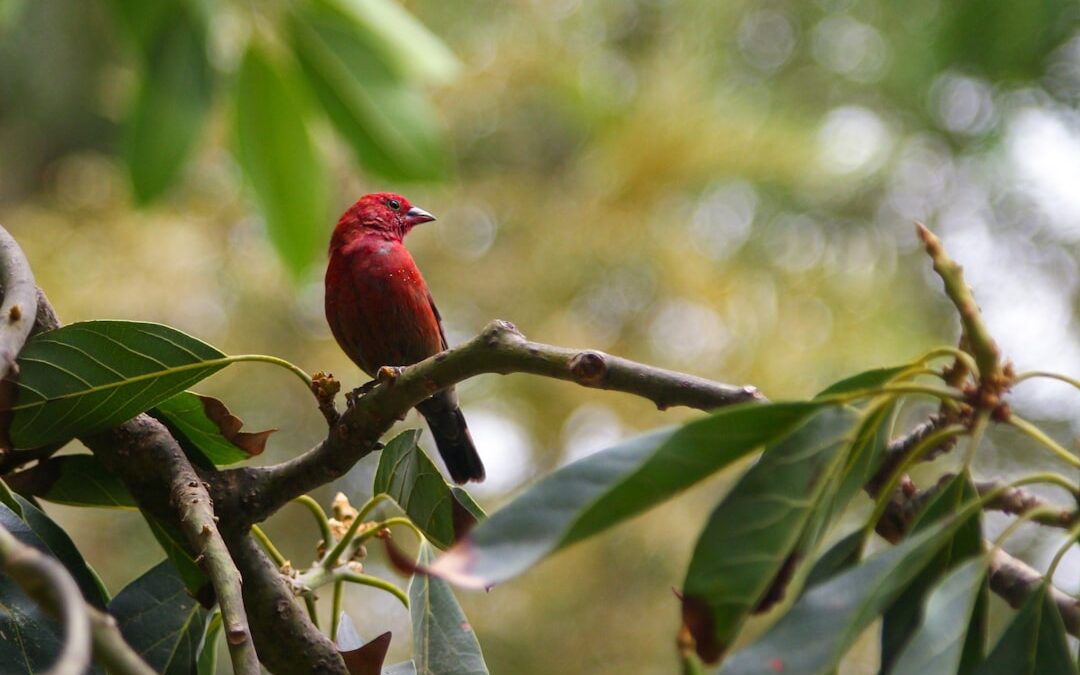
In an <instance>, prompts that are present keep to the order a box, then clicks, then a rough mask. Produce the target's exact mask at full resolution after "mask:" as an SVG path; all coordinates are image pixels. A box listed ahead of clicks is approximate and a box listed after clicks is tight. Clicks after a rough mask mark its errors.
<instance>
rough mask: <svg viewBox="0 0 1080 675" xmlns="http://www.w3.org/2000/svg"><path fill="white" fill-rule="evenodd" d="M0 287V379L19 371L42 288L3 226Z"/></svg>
mask: <svg viewBox="0 0 1080 675" xmlns="http://www.w3.org/2000/svg"><path fill="white" fill-rule="evenodd" d="M0 288H3V292H4V301H3V303H2V304H0V379H3V378H5V377H7V376H8V374H9V373H11V372H12V371H14V372H15V373H16V374H17V373H18V365H16V363H15V357H16V356H18V355H19V352H20V351H21V350H22V348H23V345H24V344H26V339H27V338H28V337H30V331H31V330H32V329H33V328H34V321H35V318H36V316H37V311H38V290H37V285H36V284H35V283H34V273H33V272H32V271H31V269H30V263H29V262H27V260H26V256H25V255H23V252H22V249H21V248H19V244H18V243H16V241H15V239H14V238H12V236H11V235H10V234H8V231H7V230H5V229H4V228H3V227H2V226H0Z"/></svg>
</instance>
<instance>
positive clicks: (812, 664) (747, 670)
mask: <svg viewBox="0 0 1080 675" xmlns="http://www.w3.org/2000/svg"><path fill="white" fill-rule="evenodd" d="M965 515H966V516H970V513H967V512H966V513H965ZM961 522H962V521H961V520H960V518H951V519H949V520H947V521H945V522H941V523H938V524H936V525H934V526H932V527H930V528H928V529H926V530H924V531H922V532H919V533H914V534H912V535H911V536H909V537H908V538H907V539H905V540H904V541H903V542H901V543H900V544H898V545H896V546H894V547H892V548H889V549H886V550H885V551H883V552H881V553H879V554H878V555H876V556H874V557H873V558H870V559H869V560H866V561H864V562H863V563H862V564H861V565H859V566H857V567H853V568H851V569H849V570H847V571H845V572H841V573H840V574H837V575H835V576H833V577H832V578H831V579H829V580H828V581H826V582H824V583H820V584H818V585H816V586H814V587H813V588H810V589H808V590H807V591H806V593H805V594H804V595H803V596H802V597H801V598H799V600H798V601H797V602H796V603H795V604H794V605H793V606H792V608H791V609H790V610H789V611H788V612H787V614H785V615H784V616H783V617H782V618H781V619H780V620H779V621H777V622H776V623H775V624H773V626H772V627H770V628H769V630H768V631H767V632H766V633H765V634H764V635H763V636H762V637H760V638H759V639H758V640H757V641H755V642H754V643H752V644H751V645H749V646H748V647H746V648H744V649H742V650H740V651H738V652H736V653H735V654H734V655H732V657H731V659H730V660H729V661H728V662H727V663H726V664H725V665H724V667H723V668H721V670H720V672H721V673H724V674H725V675H749V674H751V673H754V674H760V675H773V674H774V673H776V672H778V671H780V672H783V673H784V674H785V675H827V674H828V673H832V672H834V671H835V669H836V667H837V665H838V664H839V663H840V659H841V658H843V656H844V653H845V652H846V651H847V650H848V648H849V647H850V646H851V645H852V643H854V642H855V640H856V639H857V638H858V637H859V635H860V634H861V633H862V632H863V630H864V629H865V628H866V627H867V626H869V625H870V623H872V622H873V621H874V619H875V618H876V617H877V616H878V615H879V614H881V612H882V611H884V610H885V608H886V607H888V606H889V605H890V604H891V603H892V601H893V600H894V599H895V598H896V596H898V595H899V594H900V593H901V592H902V591H903V590H904V588H905V587H906V586H907V585H908V584H909V583H910V582H911V580H912V579H914V578H915V576H916V575H918V573H919V572H920V571H921V570H922V569H923V568H924V567H925V566H926V565H927V564H929V563H930V562H931V561H932V560H933V558H934V556H935V555H936V554H937V552H938V551H939V550H940V549H941V547H942V546H944V545H945V543H946V542H947V541H948V539H949V538H950V537H951V536H952V535H953V533H954V532H955V531H956V529H957V528H958V527H959V526H960V524H961Z"/></svg>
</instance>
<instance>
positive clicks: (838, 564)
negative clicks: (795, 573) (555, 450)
mask: <svg viewBox="0 0 1080 675" xmlns="http://www.w3.org/2000/svg"><path fill="white" fill-rule="evenodd" d="M866 534H867V531H866V529H865V528H861V527H860V528H859V529H857V530H855V531H854V532H852V533H850V534H848V535H846V536H844V537H843V538H841V539H840V540H839V541H837V542H836V543H835V544H833V545H832V546H830V547H829V550H827V551H825V553H823V554H821V556H820V557H818V559H817V560H815V561H814V566H813V567H811V568H810V572H809V573H808V574H807V575H806V580H805V581H804V582H803V588H802V593H805V592H806V591H807V590H809V589H811V588H813V587H814V586H817V585H818V584H821V583H824V582H826V581H828V580H829V579H831V578H833V577H834V576H836V575H837V574H839V573H841V572H843V571H845V570H848V569H850V568H851V567H853V566H855V565H856V564H857V563H858V562H859V560H861V559H862V552H863V546H864V545H865V544H866Z"/></svg>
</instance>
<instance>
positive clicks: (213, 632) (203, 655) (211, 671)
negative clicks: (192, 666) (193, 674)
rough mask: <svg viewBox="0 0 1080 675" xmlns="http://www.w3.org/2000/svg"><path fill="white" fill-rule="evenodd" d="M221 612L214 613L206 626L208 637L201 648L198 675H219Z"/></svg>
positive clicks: (204, 639)
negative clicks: (218, 647) (218, 644)
mask: <svg viewBox="0 0 1080 675" xmlns="http://www.w3.org/2000/svg"><path fill="white" fill-rule="evenodd" d="M221 627H222V621H221V612H214V615H213V616H212V617H210V622H209V623H208V624H207V625H206V637H205V638H203V644H202V647H200V648H199V658H198V660H197V664H196V665H197V668H196V671H197V673H198V675H217V654H218V650H217V643H218V638H219V637H220V636H221Z"/></svg>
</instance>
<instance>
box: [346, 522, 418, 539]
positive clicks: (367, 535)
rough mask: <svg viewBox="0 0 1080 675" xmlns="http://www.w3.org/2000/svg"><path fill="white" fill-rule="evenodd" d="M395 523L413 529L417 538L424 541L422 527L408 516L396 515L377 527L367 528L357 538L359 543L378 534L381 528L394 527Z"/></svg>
mask: <svg viewBox="0 0 1080 675" xmlns="http://www.w3.org/2000/svg"><path fill="white" fill-rule="evenodd" d="M394 525H402V526H404V527H407V528H409V529H410V530H412V532H413V534H415V535H416V538H417V539H418V540H420V541H424V533H423V532H421V531H420V528H418V527H417V526H416V523H414V522H413V521H412V520H410V519H409V518H406V517H405V516H395V517H393V518H387V519H386V520H384V521H382V522H381V523H378V524H376V525H375V527H372V528H370V529H368V530H365V531H364V532H363V533H362V534H361V535H360V536H359V537H357V538H356V541H357V543H363V542H365V541H367V540H368V539H371V538H372V537H374V536H375V535H376V534H378V533H379V531H380V530H385V529H387V528H390V527H393V526H394Z"/></svg>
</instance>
